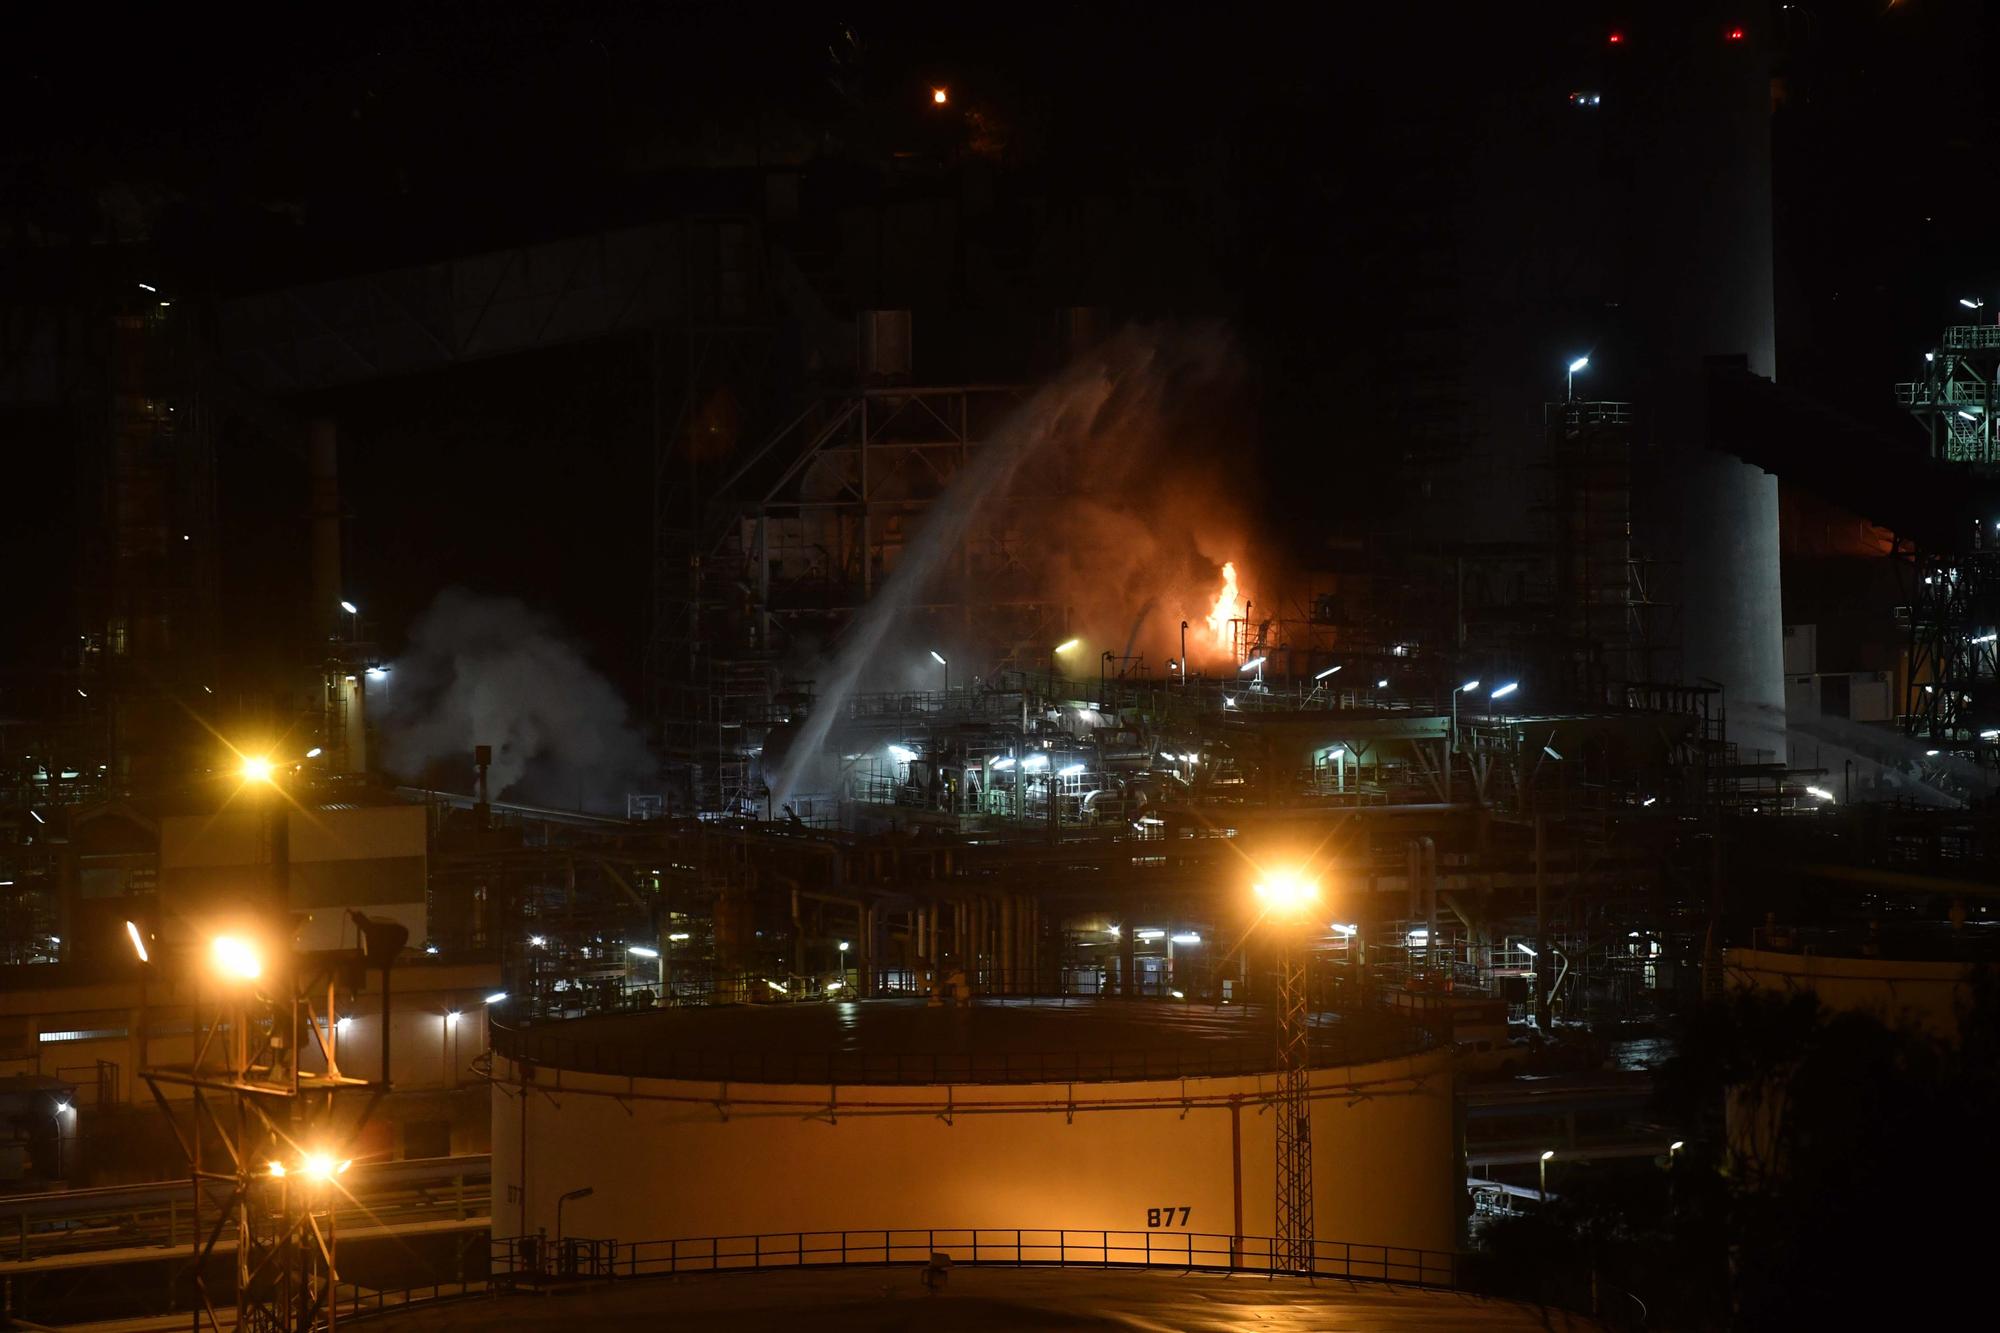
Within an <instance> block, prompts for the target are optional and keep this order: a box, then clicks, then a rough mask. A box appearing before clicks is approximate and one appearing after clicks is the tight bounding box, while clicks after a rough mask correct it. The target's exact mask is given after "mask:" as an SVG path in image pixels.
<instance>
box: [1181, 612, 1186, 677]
mask: <svg viewBox="0 0 2000 1333" xmlns="http://www.w3.org/2000/svg"><path fill="white" fill-rule="evenodd" d="M1187 625H1188V623H1187V621H1185V620H1183V621H1182V622H1181V688H1182V689H1186V688H1187Z"/></svg>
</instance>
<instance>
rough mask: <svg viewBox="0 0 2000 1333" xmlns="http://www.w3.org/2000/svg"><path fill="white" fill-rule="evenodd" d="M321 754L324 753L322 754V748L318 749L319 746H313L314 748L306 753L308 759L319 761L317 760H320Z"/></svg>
mask: <svg viewBox="0 0 2000 1333" xmlns="http://www.w3.org/2000/svg"><path fill="white" fill-rule="evenodd" d="M321 753H322V752H321V750H320V748H319V747H318V746H317V745H315V746H313V747H312V749H310V750H307V751H306V758H308V759H317V758H319V757H320V754H321Z"/></svg>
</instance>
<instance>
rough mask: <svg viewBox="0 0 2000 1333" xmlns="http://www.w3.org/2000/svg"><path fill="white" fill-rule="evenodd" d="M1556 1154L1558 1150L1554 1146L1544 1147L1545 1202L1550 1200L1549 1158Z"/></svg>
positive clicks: (1543, 1198)
mask: <svg viewBox="0 0 2000 1333" xmlns="http://www.w3.org/2000/svg"><path fill="white" fill-rule="evenodd" d="M1555 1155H1556V1150H1555V1149H1554V1148H1544V1149H1543V1150H1542V1163H1541V1167H1542V1202H1543V1203H1545V1204H1546V1203H1547V1202H1548V1201H1549V1159H1550V1158H1551V1157H1554V1156H1555Z"/></svg>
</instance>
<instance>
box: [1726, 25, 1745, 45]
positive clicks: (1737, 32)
mask: <svg viewBox="0 0 2000 1333" xmlns="http://www.w3.org/2000/svg"><path fill="white" fill-rule="evenodd" d="M1729 40H1730V41H1732V42H1740V41H1742V40H1743V29H1741V28H1731V29H1730V30H1729Z"/></svg>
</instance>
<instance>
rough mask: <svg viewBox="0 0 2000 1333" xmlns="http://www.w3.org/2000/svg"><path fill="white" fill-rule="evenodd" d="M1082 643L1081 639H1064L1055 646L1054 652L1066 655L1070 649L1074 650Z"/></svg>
mask: <svg viewBox="0 0 2000 1333" xmlns="http://www.w3.org/2000/svg"><path fill="white" fill-rule="evenodd" d="M1082 642H1083V640H1082V639H1064V640H1063V641H1062V642H1061V643H1059V644H1057V645H1056V651H1057V652H1059V653H1066V652H1068V651H1069V650H1070V649H1072V648H1075V647H1076V646H1077V645H1078V644H1080V643H1082Z"/></svg>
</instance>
